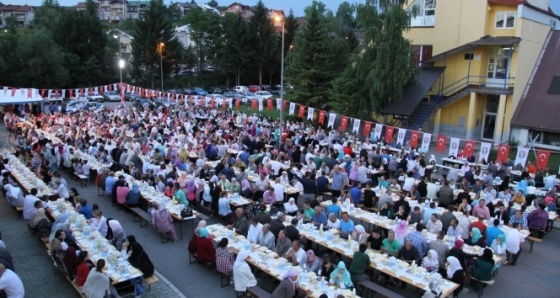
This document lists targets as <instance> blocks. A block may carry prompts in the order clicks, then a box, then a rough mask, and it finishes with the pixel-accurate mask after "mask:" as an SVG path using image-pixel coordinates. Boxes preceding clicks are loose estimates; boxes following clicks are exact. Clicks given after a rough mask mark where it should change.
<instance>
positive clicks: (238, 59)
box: [220, 13, 254, 85]
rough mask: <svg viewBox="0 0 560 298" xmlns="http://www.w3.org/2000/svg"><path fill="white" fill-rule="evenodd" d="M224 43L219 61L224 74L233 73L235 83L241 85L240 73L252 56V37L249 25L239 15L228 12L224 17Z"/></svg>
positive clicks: (243, 70) (244, 69)
mask: <svg viewBox="0 0 560 298" xmlns="http://www.w3.org/2000/svg"><path fill="white" fill-rule="evenodd" d="M223 21H224V23H223V27H224V37H223V40H224V43H223V46H222V51H221V52H220V58H221V59H220V61H221V64H222V65H223V67H224V70H225V72H226V74H233V75H234V77H235V84H236V85H241V75H242V74H243V73H244V72H245V71H246V69H247V67H248V66H249V63H250V61H251V59H252V57H253V54H254V53H253V49H252V38H251V33H250V31H249V25H248V24H247V22H245V20H244V19H243V18H242V17H241V15H237V14H232V13H228V14H226V15H225V17H224V20H223Z"/></svg>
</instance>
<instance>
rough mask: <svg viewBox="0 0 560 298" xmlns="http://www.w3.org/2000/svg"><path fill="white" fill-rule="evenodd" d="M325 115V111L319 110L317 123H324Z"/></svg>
mask: <svg viewBox="0 0 560 298" xmlns="http://www.w3.org/2000/svg"><path fill="white" fill-rule="evenodd" d="M326 116H327V112H325V111H319V124H321V125H323V124H325V117H326Z"/></svg>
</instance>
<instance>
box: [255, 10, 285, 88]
mask: <svg viewBox="0 0 560 298" xmlns="http://www.w3.org/2000/svg"><path fill="white" fill-rule="evenodd" d="M249 23H250V27H251V34H252V36H253V53H254V55H253V60H254V61H255V64H256V68H257V70H258V77H259V85H262V77H263V70H264V69H265V68H266V67H267V66H268V64H271V63H273V61H275V60H277V59H274V58H275V56H276V57H277V56H279V55H280V54H279V53H280V52H279V48H278V36H277V34H275V33H274V21H273V20H271V19H270V18H269V11H268V8H266V6H264V4H263V3H262V1H261V0H259V2H257V5H256V6H255V8H254V9H253V16H251V20H250V21H249Z"/></svg>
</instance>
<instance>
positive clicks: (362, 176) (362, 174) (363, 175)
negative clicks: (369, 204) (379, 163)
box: [358, 161, 371, 186]
mask: <svg viewBox="0 0 560 298" xmlns="http://www.w3.org/2000/svg"><path fill="white" fill-rule="evenodd" d="M358 164H359V165H360V166H359V167H358V181H359V182H360V183H361V184H362V186H363V185H364V184H367V183H368V182H370V181H371V180H369V178H368V176H367V174H368V168H367V167H366V166H365V163H362V162H359V161H358Z"/></svg>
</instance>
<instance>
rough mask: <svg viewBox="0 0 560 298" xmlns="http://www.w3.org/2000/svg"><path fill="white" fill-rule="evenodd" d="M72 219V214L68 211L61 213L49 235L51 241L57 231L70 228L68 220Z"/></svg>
mask: <svg viewBox="0 0 560 298" xmlns="http://www.w3.org/2000/svg"><path fill="white" fill-rule="evenodd" d="M69 219H70V214H68V213H61V214H59V215H58V216H57V217H56V220H55V221H54V223H53V224H52V228H51V234H50V236H49V241H52V240H53V238H55V233H56V232H57V231H59V230H63V231H66V229H67V228H68V220H69ZM67 236H68V235H67Z"/></svg>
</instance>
